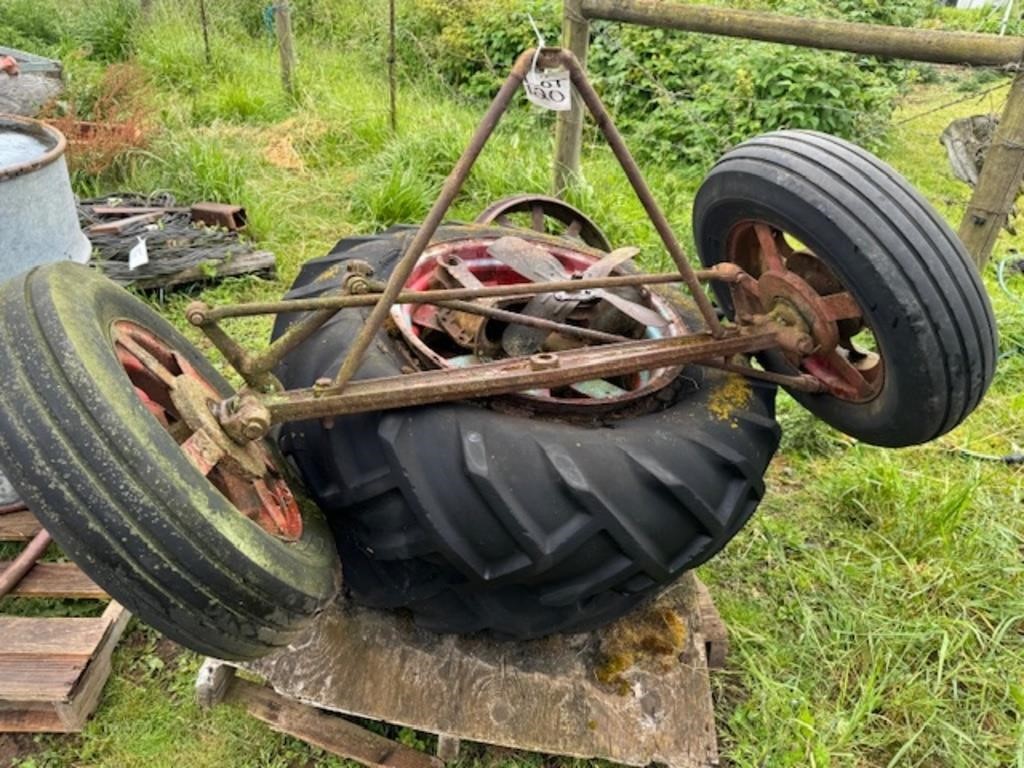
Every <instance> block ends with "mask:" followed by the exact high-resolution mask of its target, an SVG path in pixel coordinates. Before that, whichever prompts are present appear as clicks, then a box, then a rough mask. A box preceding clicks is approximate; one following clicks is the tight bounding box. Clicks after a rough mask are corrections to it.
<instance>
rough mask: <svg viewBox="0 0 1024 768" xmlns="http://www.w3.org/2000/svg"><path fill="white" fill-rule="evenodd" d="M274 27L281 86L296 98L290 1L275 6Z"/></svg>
mask: <svg viewBox="0 0 1024 768" xmlns="http://www.w3.org/2000/svg"><path fill="white" fill-rule="evenodd" d="M274 27H275V28H276V30H277V47H278V50H279V51H280V53H281V84H282V85H283V86H284V90H285V93H287V94H288V95H289V96H292V97H294V96H295V91H296V89H295V46H294V43H293V40H292V9H291V5H290V4H289V2H288V0H277V3H276V4H275V5H274Z"/></svg>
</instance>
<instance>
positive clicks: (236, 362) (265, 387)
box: [198, 297, 630, 392]
mask: <svg viewBox="0 0 1024 768" xmlns="http://www.w3.org/2000/svg"><path fill="white" fill-rule="evenodd" d="M372 298H375V297H372ZM431 303H433V304H436V305H437V306H439V307H444V308H446V309H452V310H455V311H457V312H466V313H467V314H472V315H480V316H482V317H489V318H492V319H494V320H501V321H503V322H507V323H513V324H515V325H525V326H528V327H530V328H543V329H545V330H549V331H554V332H558V333H561V334H563V335H565V336H572V337H575V338H578V339H586V340H587V341H600V342H604V343H606V344H615V343H618V342H622V341H630V339H628V338H627V337H625V336H616V335H615V334H613V333H605V332H604V331H595V330H593V329H591V328H581V327H580V326H578V325H569V324H567V323H559V322H556V321H554V320H547V319H545V318H541V317H532V316H530V315H524V314H521V313H519V312H512V311H509V310H507V309H500V308H498V307H489V306H485V305H482V304H474V303H473V302H471V301H438V302H431ZM339 311H340V309H339V308H337V307H335V308H330V309H321V310H318V311H317V312H315V313H313V314H312V315H310V316H308V317H307V318H305V319H304V320H300V321H299V322H298V323H296V324H295V325H293V326H292V327H291V328H289V329H288V331H287V332H285V334H284V335H283V336H281V337H280V338H278V339H277V341H275V342H274V343H273V344H271V345H270V346H269V347H267V348H266V349H265V350H264V351H263V352H261V353H259V354H257V355H252V354H249V353H248V352H244V350H243V354H242V355H241V356H239V355H238V354H237V350H238V349H241V347H240V346H239V345H238V344H235V343H234V340H233V339H231V337H230V336H228V334H227V333H226V332H225V331H224V330H223V329H222V328H221V327H220V326H219V325H218V324H217V323H216V321H213V322H205V323H198V325H200V327H201V328H202V329H203V331H204V332H205V333H206V335H207V338H209V339H210V341H211V342H213V344H214V346H216V347H217V349H219V350H220V351H221V354H223V355H224V357H225V358H226V359H227V360H228V362H229V363H230V364H231V365H232V367H233V368H234V369H235V370H236V371H238V373H239V375H240V376H241V377H242V378H243V379H245V382H246V384H248V385H249V386H250V387H253V388H254V389H257V390H259V391H261V392H271V391H274V390H279V389H281V387H280V386H278V385H277V384H276V382H277V379H276V378H272V379H271V380H269V381H268V380H267V377H266V374H267V373H268V372H269V371H271V370H272V369H273V368H274V366H276V365H277V364H278V363H280V362H281V360H282V359H283V358H284V356H285V355H287V354H288V353H289V352H291V351H292V350H293V349H295V348H296V347H298V346H299V345H300V344H302V343H303V342H305V341H306V340H308V339H309V337H310V336H312V335H313V334H314V333H316V331H317V330H318V329H319V328H320V327H321V326H323V325H324V323H326V322H327V321H328V320H330V319H331V318H332V317H334V315H336V314H337V313H338V312H339ZM225 339H226V340H228V341H230V342H231V343H225Z"/></svg>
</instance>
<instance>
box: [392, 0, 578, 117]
mask: <svg viewBox="0 0 1024 768" xmlns="http://www.w3.org/2000/svg"><path fill="white" fill-rule="evenodd" d="M560 9H561V4H560V3H557V2H555V0H526V1H525V2H523V1H522V0H451V1H450V2H449V1H448V0H415V2H411V3H407V4H405V5H403V7H402V11H401V13H402V18H401V19H400V21H399V35H400V36H402V37H405V38H406V39H405V40H404V41H403V45H402V46H401V47H402V52H403V56H404V57H405V61H404V63H405V65H406V68H407V69H408V71H411V72H419V71H423V70H427V71H430V70H434V71H436V72H438V73H439V74H441V75H442V77H443V78H444V79H445V80H446V81H447V82H448V83H449V84H451V85H452V86H453V87H455V88H457V89H458V90H459V91H460V92H461V93H463V94H464V95H467V96H474V97H486V98H489V97H491V96H492V95H493V94H494V92H495V91H496V90H497V89H498V87H499V86H500V85H501V82H502V81H503V80H504V79H505V77H506V75H507V74H508V70H509V68H510V67H511V66H512V62H514V61H515V59H516V57H517V56H518V55H519V54H520V53H522V52H523V50H524V49H526V48H529V47H530V46H531V45H533V44H534V43H535V41H536V36H535V34H534V32H533V29H532V27H531V26H530V21H529V16H532V17H533V19H534V21H535V22H536V24H537V26H538V27H539V28H540V30H541V34H543V35H544V38H545V40H546V41H548V42H549V43H551V44H556V43H557V41H558V40H559V38H560V31H559V30H560V29H561V16H560ZM528 14H529V16H528Z"/></svg>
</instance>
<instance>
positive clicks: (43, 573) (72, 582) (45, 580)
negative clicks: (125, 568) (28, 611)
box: [0, 561, 107, 600]
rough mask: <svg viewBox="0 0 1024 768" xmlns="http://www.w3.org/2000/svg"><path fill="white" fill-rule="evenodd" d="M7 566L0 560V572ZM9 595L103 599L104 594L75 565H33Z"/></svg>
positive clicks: (104, 597)
mask: <svg viewBox="0 0 1024 768" xmlns="http://www.w3.org/2000/svg"><path fill="white" fill-rule="evenodd" d="M8 565H10V563H9V562H3V561H0V573H3V571H4V569H5V568H7V566H8ZM10 596H11V597H56V598H71V599H76V600H83V599H92V600H104V599H106V598H107V593H106V592H104V591H103V589H102V588H100V587H98V586H97V585H96V583H95V582H94V581H93V580H92V579H90V578H89V577H88V576H86V575H85V574H84V573H83V572H82V570H81V569H80V568H79V567H78V566H77V565H75V564H74V563H36V564H35V566H33V568H32V570H31V571H29V572H28V573H27V574H25V576H24V578H22V580H21V581H20V582H18V585H17V586H16V587H15V588H14V590H13V591H12V592H11V593H10Z"/></svg>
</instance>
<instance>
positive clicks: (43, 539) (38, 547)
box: [0, 530, 53, 597]
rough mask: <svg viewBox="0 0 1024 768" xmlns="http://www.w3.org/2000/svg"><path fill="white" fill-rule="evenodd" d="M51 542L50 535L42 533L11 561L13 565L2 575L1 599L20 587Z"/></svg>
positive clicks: (0, 579)
mask: <svg viewBox="0 0 1024 768" xmlns="http://www.w3.org/2000/svg"><path fill="white" fill-rule="evenodd" d="M51 541H53V539H51V538H50V534H49V533H47V532H46V531H45V530H42V531H40V532H39V533H37V534H36V535H35V538H34V539H32V541H30V542H29V543H28V546H27V547H25V548H24V549H23V550H21V552H20V553H19V554H18V556H17V557H16V558H14V560H12V561H11V564H10V565H8V566H7V568H5V569H4V572H3V573H0V597H3V596H4V595H6V594H7V593H9V592H10V591H11V590H12V589H14V588H15V587H16V586H18V582H20V581H21V580H22V579H23V578H24V576H25V574H26V573H28V572H29V571H31V570H32V567H33V566H34V565H35V564H36V561H38V560H39V558H40V557H42V556H43V553H44V552H46V548H47V547H48V546H50V542H51Z"/></svg>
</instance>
